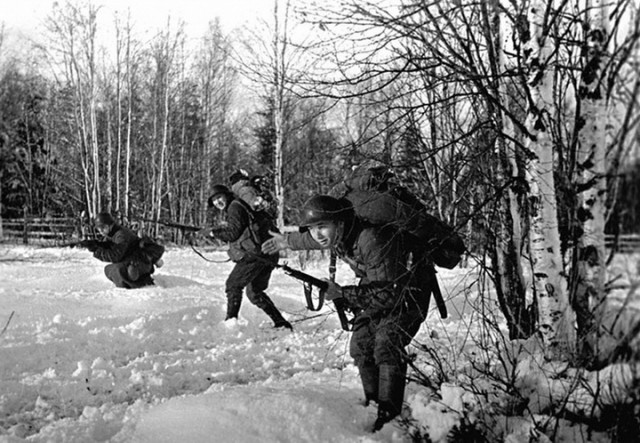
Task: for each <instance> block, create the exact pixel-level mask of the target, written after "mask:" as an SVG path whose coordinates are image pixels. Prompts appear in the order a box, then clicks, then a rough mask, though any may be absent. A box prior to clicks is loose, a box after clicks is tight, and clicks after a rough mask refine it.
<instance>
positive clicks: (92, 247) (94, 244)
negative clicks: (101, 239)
mask: <svg viewBox="0 0 640 443" xmlns="http://www.w3.org/2000/svg"><path fill="white" fill-rule="evenodd" d="M80 246H81V247H83V248H85V249H88V250H89V251H91V252H95V251H96V250H97V249H98V247H99V246H98V241H97V240H82V241H81V242H80Z"/></svg>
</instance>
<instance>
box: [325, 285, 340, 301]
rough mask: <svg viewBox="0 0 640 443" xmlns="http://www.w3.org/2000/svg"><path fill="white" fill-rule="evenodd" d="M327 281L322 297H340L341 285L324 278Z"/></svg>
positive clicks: (327, 298)
mask: <svg viewBox="0 0 640 443" xmlns="http://www.w3.org/2000/svg"><path fill="white" fill-rule="evenodd" d="M325 281H326V282H327V284H328V285H329V287H328V288H327V291H326V292H325V293H324V298H325V299H326V300H329V301H331V300H336V299H338V298H342V297H343V295H342V286H340V285H339V284H337V283H335V282H332V281H331V280H325Z"/></svg>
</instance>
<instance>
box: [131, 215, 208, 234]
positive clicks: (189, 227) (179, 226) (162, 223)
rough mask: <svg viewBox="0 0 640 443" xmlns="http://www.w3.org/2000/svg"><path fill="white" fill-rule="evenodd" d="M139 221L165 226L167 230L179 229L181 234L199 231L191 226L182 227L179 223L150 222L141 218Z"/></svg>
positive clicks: (196, 227) (198, 228)
mask: <svg viewBox="0 0 640 443" xmlns="http://www.w3.org/2000/svg"><path fill="white" fill-rule="evenodd" d="M140 220H141V221H146V222H149V223H158V224H161V225H163V226H167V227H169V228H177V229H180V230H181V231H182V232H198V231H199V230H200V229H202V228H200V227H198V226H191V225H183V224H181V223H175V222H172V221H166V220H151V219H148V218H141V219H140Z"/></svg>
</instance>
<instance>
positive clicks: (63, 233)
mask: <svg viewBox="0 0 640 443" xmlns="http://www.w3.org/2000/svg"><path fill="white" fill-rule="evenodd" d="M172 230H173V229H172ZM285 230H286V229H285ZM88 231H90V229H89V227H88V226H87V225H85V224H83V223H82V221H81V219H80V218H65V217H56V218H28V217H27V218H14V219H2V218H0V240H2V241H14V242H20V241H21V242H22V243H24V244H28V243H30V242H42V241H45V242H49V243H56V242H65V241H68V240H72V239H75V238H83V237H84V236H85V235H86V234H88V233H89V232H88ZM174 240H175V239H174ZM605 247H606V248H607V249H614V250H615V251H616V252H620V253H633V252H640V234H621V235H619V236H618V237H616V236H613V235H607V236H606V237H605Z"/></svg>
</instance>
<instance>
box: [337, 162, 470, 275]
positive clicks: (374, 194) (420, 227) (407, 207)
mask: <svg viewBox="0 0 640 443" xmlns="http://www.w3.org/2000/svg"><path fill="white" fill-rule="evenodd" d="M343 185H344V187H345V190H344V191H343V195H342V197H343V198H346V199H347V200H348V201H349V202H350V203H351V205H352V206H353V209H354V211H355V213H356V215H357V216H358V217H359V218H360V219H362V220H364V221H365V222H366V223H368V224H370V225H373V226H378V225H385V224H392V225H395V226H397V227H398V228H399V229H400V230H402V231H404V232H405V233H407V234H408V235H409V237H410V240H411V241H410V244H412V245H415V247H414V252H417V253H426V254H428V255H429V256H430V258H431V259H432V260H433V263H434V264H436V265H437V266H440V267H443V268H447V269H453V268H454V267H455V266H456V265H458V263H460V261H461V260H462V256H463V254H464V252H465V250H466V247H465V245H464V242H463V240H462V238H461V237H460V236H459V235H458V234H457V233H456V232H455V231H454V230H453V228H452V227H451V226H449V225H448V224H447V223H445V222H443V221H442V220H440V219H438V218H437V217H434V216H433V215H431V214H429V213H428V212H427V209H426V208H425V206H424V205H423V204H422V203H421V202H420V200H419V199H418V198H417V197H416V196H415V195H413V194H412V193H411V192H410V191H409V190H408V189H406V188H404V187H402V186H400V185H398V184H396V183H394V182H393V180H392V173H391V172H390V171H389V169H388V168H384V167H377V168H369V169H367V170H365V171H358V170H356V171H355V172H354V174H353V175H352V176H351V177H350V178H348V179H347V180H345V182H344V183H343Z"/></svg>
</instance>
